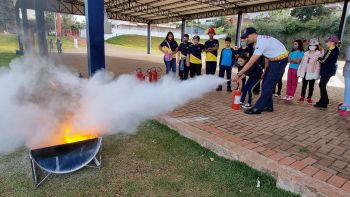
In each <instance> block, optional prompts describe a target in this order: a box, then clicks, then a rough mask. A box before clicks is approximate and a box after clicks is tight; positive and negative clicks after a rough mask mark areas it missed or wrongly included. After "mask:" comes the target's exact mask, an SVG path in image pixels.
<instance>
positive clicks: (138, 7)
mask: <svg viewBox="0 0 350 197" xmlns="http://www.w3.org/2000/svg"><path fill="white" fill-rule="evenodd" d="M114 8H117V10H118V11H114V10H115V9H114ZM108 10H111V12H124V11H128V10H131V11H134V12H144V13H146V14H148V13H154V14H155V15H158V16H167V17H176V16H179V15H180V14H179V13H176V12H171V11H170V9H169V10H165V9H162V8H160V6H158V7H157V6H151V5H148V4H147V3H146V4H143V3H140V2H138V1H132V2H130V3H121V4H119V5H116V7H113V8H111V9H108ZM112 10H113V11H112Z"/></svg>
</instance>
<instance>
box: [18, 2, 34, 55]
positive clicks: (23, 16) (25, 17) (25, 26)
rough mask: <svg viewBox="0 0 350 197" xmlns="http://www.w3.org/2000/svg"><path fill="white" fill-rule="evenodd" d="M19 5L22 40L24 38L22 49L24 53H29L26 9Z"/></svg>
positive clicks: (29, 44)
mask: <svg viewBox="0 0 350 197" xmlns="http://www.w3.org/2000/svg"><path fill="white" fill-rule="evenodd" d="M20 3H21V12H22V27H23V38H24V47H25V50H26V51H30V48H31V45H32V44H31V42H30V32H29V22H28V14H27V8H26V7H25V6H24V5H23V4H24V3H22V1H20Z"/></svg>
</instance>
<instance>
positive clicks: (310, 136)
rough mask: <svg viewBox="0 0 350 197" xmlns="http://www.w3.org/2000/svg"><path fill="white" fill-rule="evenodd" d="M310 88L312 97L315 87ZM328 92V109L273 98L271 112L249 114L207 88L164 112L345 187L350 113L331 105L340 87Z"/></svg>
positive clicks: (348, 169)
mask: <svg viewBox="0 0 350 197" xmlns="http://www.w3.org/2000/svg"><path fill="white" fill-rule="evenodd" d="M299 88H300V87H299ZM315 89H316V92H315V98H317V97H318V95H319V92H318V90H317V89H318V88H317V86H316V87H315ZM299 91H300V90H299ZM299 91H298V92H297V95H298V94H299ZM329 94H330V99H331V104H330V106H329V108H328V109H316V108H314V107H313V106H311V105H307V104H300V103H297V102H295V101H293V102H287V101H284V100H282V99H280V98H274V103H275V112H273V113H269V112H265V113H263V114H261V115H253V116H252V115H246V114H244V113H243V111H241V110H239V111H235V110H232V109H231V108H230V105H231V95H230V94H229V93H227V92H211V93H209V94H207V95H205V96H204V97H203V98H202V99H198V100H194V101H192V102H190V103H188V104H187V105H185V106H183V107H181V108H178V109H176V110H175V111H173V112H171V113H169V114H168V115H169V116H170V117H173V118H177V119H179V120H181V119H190V118H194V120H197V121H193V122H187V124H190V125H191V126H194V127H197V128H200V129H202V130H205V131H208V132H210V133H214V134H215V133H220V132H221V133H220V135H219V136H225V135H224V134H225V133H227V134H233V135H232V136H229V138H228V139H227V140H228V141H233V142H235V143H237V144H239V145H241V146H243V147H246V148H248V149H251V150H253V151H256V152H258V153H260V154H262V155H264V156H266V157H268V158H270V159H272V160H275V161H278V162H279V163H280V164H282V165H287V166H290V167H292V168H294V169H297V170H299V171H301V172H303V173H305V174H307V175H309V176H313V177H314V178H317V179H319V180H322V181H326V182H328V183H329V184H331V185H334V186H336V187H339V188H341V187H343V189H344V190H349V188H350V187H349V183H348V181H349V180H350V165H349V163H350V118H349V117H348V118H342V117H340V116H339V115H338V113H337V112H336V110H335V109H336V105H337V103H338V102H339V101H340V100H341V98H342V94H343V88H336V87H329ZM255 99H256V98H255ZM198 117H203V120H202V121H198ZM196 118H197V119H196Z"/></svg>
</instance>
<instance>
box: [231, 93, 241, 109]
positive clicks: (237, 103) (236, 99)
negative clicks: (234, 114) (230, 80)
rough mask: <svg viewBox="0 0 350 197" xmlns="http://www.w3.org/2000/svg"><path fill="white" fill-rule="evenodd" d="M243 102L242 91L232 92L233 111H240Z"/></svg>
mask: <svg viewBox="0 0 350 197" xmlns="http://www.w3.org/2000/svg"><path fill="white" fill-rule="evenodd" d="M240 102H241V91H240V90H239V89H238V90H235V91H233V92H232V109H234V110H239V108H240Z"/></svg>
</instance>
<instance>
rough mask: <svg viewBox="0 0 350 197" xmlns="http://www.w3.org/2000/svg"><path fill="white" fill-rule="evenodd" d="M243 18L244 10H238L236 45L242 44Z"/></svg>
mask: <svg viewBox="0 0 350 197" xmlns="http://www.w3.org/2000/svg"><path fill="white" fill-rule="evenodd" d="M242 20H243V12H242V11H239V12H238V19H237V29H236V46H237V47H239V46H240V44H241V31H242Z"/></svg>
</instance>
